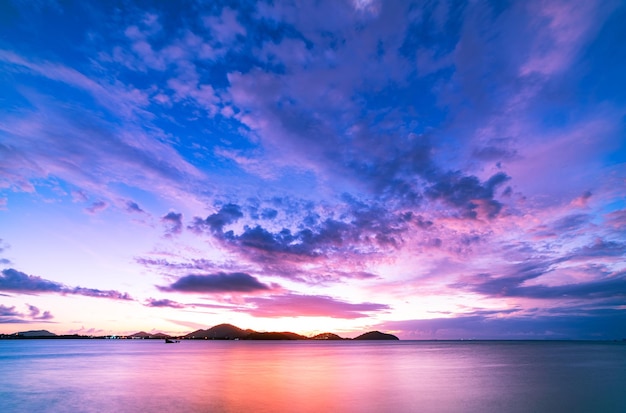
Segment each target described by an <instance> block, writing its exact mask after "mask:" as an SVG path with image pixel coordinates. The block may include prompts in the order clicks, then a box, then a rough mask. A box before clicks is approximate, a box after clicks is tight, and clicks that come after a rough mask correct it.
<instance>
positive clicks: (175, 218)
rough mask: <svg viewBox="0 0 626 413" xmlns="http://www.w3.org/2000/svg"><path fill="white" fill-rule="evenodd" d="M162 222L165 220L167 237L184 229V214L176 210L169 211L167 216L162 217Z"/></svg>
mask: <svg viewBox="0 0 626 413" xmlns="http://www.w3.org/2000/svg"><path fill="white" fill-rule="evenodd" d="M161 222H163V223H164V224H165V226H166V232H165V236H166V237H171V236H173V235H178V234H180V233H181V232H182V230H183V214H182V213H176V212H172V211H170V212H168V213H167V214H166V215H165V216H163V217H162V218H161Z"/></svg>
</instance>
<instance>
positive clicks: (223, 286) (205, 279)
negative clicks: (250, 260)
mask: <svg viewBox="0 0 626 413" xmlns="http://www.w3.org/2000/svg"><path fill="white" fill-rule="evenodd" d="M157 288H158V289H159V290H161V291H177V292H185V293H246V292H248V293H249V292H255V291H269V290H271V287H270V286H268V285H266V284H263V283H262V282H260V281H259V280H257V279H256V278H254V277H253V276H251V275H249V274H246V273H242V272H235V273H223V272H220V273H217V274H208V275H195V274H191V275H186V276H184V277H181V278H179V279H178V280H176V282H174V283H172V284H171V285H169V286H167V287H161V286H157Z"/></svg>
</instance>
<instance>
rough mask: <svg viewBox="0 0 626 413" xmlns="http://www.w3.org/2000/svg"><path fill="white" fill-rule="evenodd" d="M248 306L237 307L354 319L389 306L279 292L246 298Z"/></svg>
mask: <svg viewBox="0 0 626 413" xmlns="http://www.w3.org/2000/svg"><path fill="white" fill-rule="evenodd" d="M246 303H247V304H251V305H252V308H248V309H241V310H240V311H244V312H247V313H249V314H251V315H254V316H257V317H272V318H273V317H331V318H344V319H355V318H362V317H368V316H369V315H371V314H372V313H375V312H380V311H385V310H389V309H390V307H389V306H388V305H386V304H375V303H358V304H354V303H349V302H346V301H342V300H338V299H335V298H332V297H328V296H320V295H301V294H293V293H289V294H282V295H272V296H269V297H253V298H247V299H246Z"/></svg>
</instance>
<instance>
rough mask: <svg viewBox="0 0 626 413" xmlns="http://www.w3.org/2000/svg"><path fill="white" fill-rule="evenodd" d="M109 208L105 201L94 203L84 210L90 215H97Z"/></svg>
mask: <svg viewBox="0 0 626 413" xmlns="http://www.w3.org/2000/svg"><path fill="white" fill-rule="evenodd" d="M108 206H109V204H108V203H106V202H105V201H96V202H94V203H92V204H91V205H90V206H88V207H87V208H85V211H86V212H88V213H90V214H97V213H98V212H101V211H104V210H105V209H107V208H108Z"/></svg>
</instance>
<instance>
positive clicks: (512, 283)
mask: <svg viewBox="0 0 626 413" xmlns="http://www.w3.org/2000/svg"><path fill="white" fill-rule="evenodd" d="M517 267H518V268H517V270H516V273H515V274H513V275H509V276H500V277H494V276H493V275H491V274H477V275H475V276H473V277H466V278H464V279H462V281H461V282H459V283H456V284H453V285H452V287H459V288H464V289H468V290H470V291H474V292H477V293H481V294H485V295H488V296H494V297H525V298H536V299H559V298H561V299H563V298H577V299H588V300H595V299H603V298H620V299H624V304H626V273H624V272H622V273H617V274H610V275H609V276H606V277H605V278H601V279H595V280H594V281H588V282H582V283H570V284H563V285H549V286H548V285H542V284H537V285H524V283H525V282H526V281H529V280H532V279H536V278H539V277H541V276H542V275H544V274H546V273H548V272H550V271H552V270H553V268H552V267H551V263H529V264H523V265H520V266H517Z"/></svg>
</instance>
